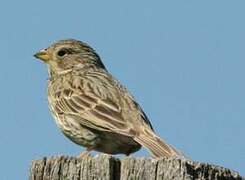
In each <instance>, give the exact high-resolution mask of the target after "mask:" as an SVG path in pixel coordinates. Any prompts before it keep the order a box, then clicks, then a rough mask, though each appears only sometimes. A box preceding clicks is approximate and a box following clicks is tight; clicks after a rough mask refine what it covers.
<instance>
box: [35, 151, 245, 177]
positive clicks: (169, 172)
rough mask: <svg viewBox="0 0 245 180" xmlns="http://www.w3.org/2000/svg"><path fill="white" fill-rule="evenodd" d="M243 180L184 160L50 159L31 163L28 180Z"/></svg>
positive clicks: (235, 173) (218, 169)
mask: <svg viewBox="0 0 245 180" xmlns="http://www.w3.org/2000/svg"><path fill="white" fill-rule="evenodd" d="M51 179H52V180H96V179H98V180H128V179H130V180H168V179H177V180H190V179H198V180H199V179H200V180H204V179H210V180H216V179H217V180H226V179H227V180H237V179H238V180H242V179H244V178H242V177H241V176H240V175H239V174H238V173H237V172H235V171H232V170H229V169H226V168H223V167H220V166H215V165H210V164H205V163H198V162H193V161H190V160H184V159H171V158H170V159H164V158H162V159H151V158H133V157H127V158H123V159H121V160H119V159H117V158H114V157H112V156H109V155H99V156H95V157H91V156H85V157H83V158H81V159H77V158H75V157H65V156H61V157H51V158H43V159H40V160H35V161H33V162H32V164H31V169H30V180H51Z"/></svg>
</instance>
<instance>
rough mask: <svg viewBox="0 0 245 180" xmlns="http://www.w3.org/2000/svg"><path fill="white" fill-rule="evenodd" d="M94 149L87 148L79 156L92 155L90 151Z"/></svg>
mask: <svg viewBox="0 0 245 180" xmlns="http://www.w3.org/2000/svg"><path fill="white" fill-rule="evenodd" d="M91 151H92V148H86V150H85V151H83V152H81V153H80V154H79V155H78V156H77V158H83V157H85V156H89V155H90V152H91Z"/></svg>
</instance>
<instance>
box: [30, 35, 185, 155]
mask: <svg viewBox="0 0 245 180" xmlns="http://www.w3.org/2000/svg"><path fill="white" fill-rule="evenodd" d="M34 56H35V57H36V58H38V59H40V60H42V61H43V62H44V63H45V64H46V65H47V67H48V74H49V75H48V76H49V78H48V87H47V89H48V90H47V96H48V104H49V109H50V111H51V114H52V115H53V117H54V119H55V122H56V124H57V126H58V128H59V129H60V130H61V132H62V133H63V134H64V135H65V136H66V137H67V138H69V139H70V140H71V141H73V142H74V143H76V144H78V145H80V146H83V147H85V148H86V150H85V151H84V152H85V153H89V152H91V151H97V152H101V153H106V154H111V155H115V154H125V155H126V156H128V155H130V154H132V153H134V152H136V151H138V150H139V149H140V148H141V147H142V146H143V147H145V148H146V149H148V150H149V151H150V153H151V155H152V156H153V157H154V158H159V157H167V158H168V157H181V156H182V153H180V151H178V150H176V148H174V147H173V146H171V145H169V144H167V143H166V142H165V140H163V139H162V138H160V137H159V136H158V135H157V134H156V133H155V131H154V130H153V127H152V125H151V123H150V121H149V119H148V117H147V116H146V114H145V113H144V111H143V110H142V108H141V106H140V105H139V104H138V103H137V102H136V100H135V98H134V97H133V96H132V95H131V93H130V92H129V91H128V90H127V89H126V87H125V86H123V85H122V84H121V83H120V82H119V81H118V80H117V79H116V78H114V76H113V75H111V74H110V73H109V72H108V70H107V69H106V67H105V65H104V64H103V62H102V60H101V58H100V56H99V55H98V54H97V52H96V51H95V50H94V49H93V48H92V47H90V46H89V45H88V44H87V43H85V42H82V41H79V40H75V39H64V40H59V41H56V42H54V43H53V44H51V45H50V46H48V47H47V48H45V49H42V50H40V51H38V52H37V53H35V54H34ZM84 152H83V153H84ZM83 153H81V155H82V154H83Z"/></svg>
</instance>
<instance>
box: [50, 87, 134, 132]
mask: <svg viewBox="0 0 245 180" xmlns="http://www.w3.org/2000/svg"><path fill="white" fill-rule="evenodd" d="M109 86H110V90H109V89H107V88H108V87H109ZM87 88H89V89H87V91H83V90H81V88H75V89H74V88H69V89H64V90H63V92H61V93H62V94H63V95H62V96H59V98H56V99H55V101H56V102H55V103H54V104H55V106H56V107H55V108H56V109H59V110H61V111H62V112H64V113H65V114H67V115H70V116H72V117H73V118H75V120H77V121H78V122H79V123H80V124H81V125H83V126H87V127H88V128H92V129H96V130H102V131H112V132H117V133H120V134H124V135H127V136H130V134H129V132H130V129H131V128H132V127H131V126H130V125H129V123H127V120H125V118H124V116H123V111H122V108H121V106H120V105H119V104H120V99H121V98H124V97H120V90H119V89H117V87H114V85H108V86H104V87H103V86H100V85H97V84H93V85H91V84H90V85H88V87H87ZM103 88H104V89H103ZM117 95H119V96H118V97H114V96H117Z"/></svg>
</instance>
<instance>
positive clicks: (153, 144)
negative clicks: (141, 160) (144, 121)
mask: <svg viewBox="0 0 245 180" xmlns="http://www.w3.org/2000/svg"><path fill="white" fill-rule="evenodd" d="M134 140H135V141H136V142H138V143H139V144H141V145H142V146H144V147H145V148H147V149H148V150H150V152H151V153H152V154H153V156H154V157H184V155H183V154H182V153H180V152H179V151H177V150H176V149H175V148H173V147H172V146H170V145H169V144H167V143H166V142H164V140H162V139H161V138H160V137H158V136H157V135H156V134H155V133H154V132H153V131H152V130H151V129H148V128H146V129H145V130H144V131H143V132H142V133H139V135H137V136H135V137H134Z"/></svg>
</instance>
